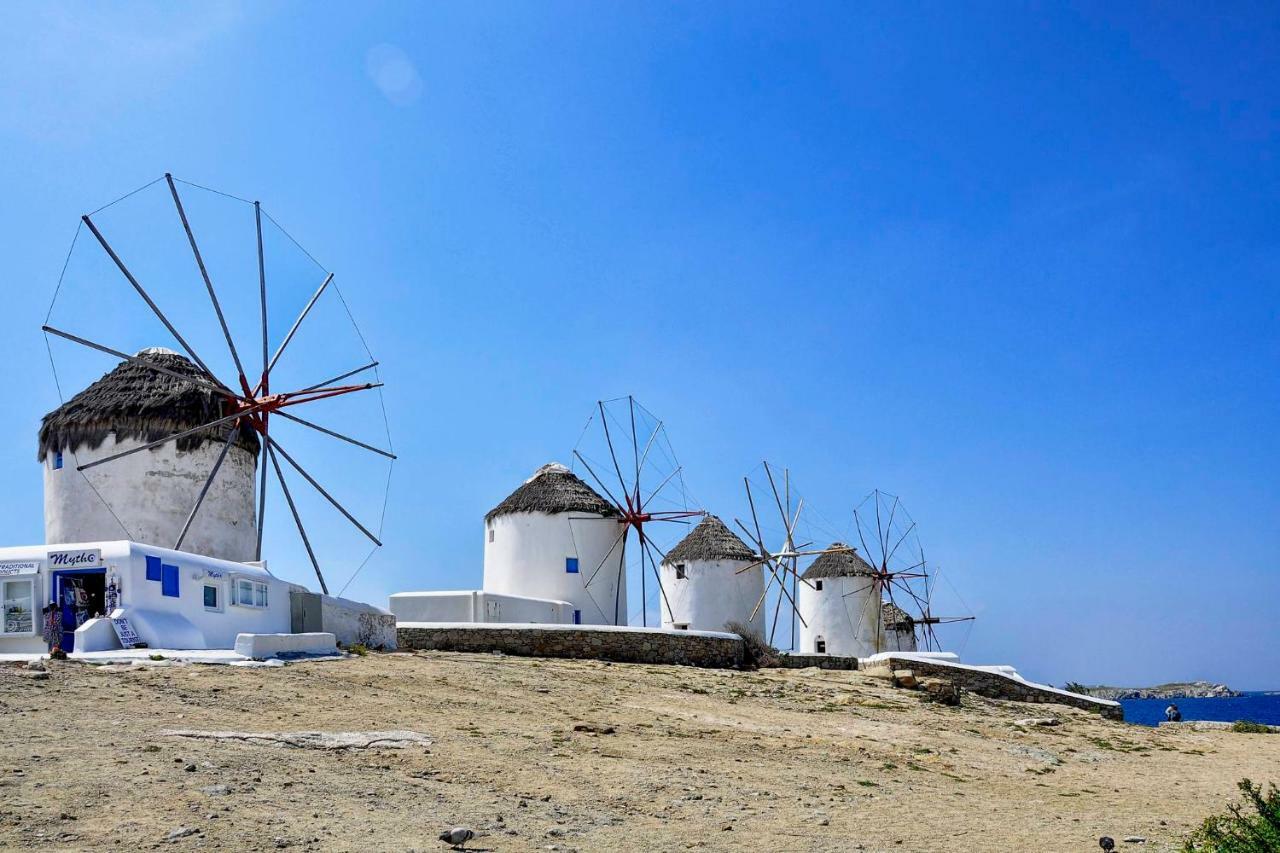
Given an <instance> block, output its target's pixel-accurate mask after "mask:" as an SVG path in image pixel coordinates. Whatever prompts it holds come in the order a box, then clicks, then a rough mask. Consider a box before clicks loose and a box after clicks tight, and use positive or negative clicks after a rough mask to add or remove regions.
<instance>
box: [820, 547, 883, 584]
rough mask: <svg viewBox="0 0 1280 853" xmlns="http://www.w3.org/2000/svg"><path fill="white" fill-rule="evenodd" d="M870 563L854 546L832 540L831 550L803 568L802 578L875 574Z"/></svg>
mask: <svg viewBox="0 0 1280 853" xmlns="http://www.w3.org/2000/svg"><path fill="white" fill-rule="evenodd" d="M875 571H876V570H875V569H873V568H872V567H871V564H870V563H868V562H867V561H866V560H864V559H862V556H861V555H860V554H859V553H858V550H857V549H856V548H850V547H849V546H848V545H846V544H844V543H843V542H832V543H831V550H828V551H826V552H825V553H823V554H821V555H819V556H818V559H816V560H814V561H813V563H812V564H811V565H810V566H809V568H807V569H805V572H804V574H803V575H801V577H802V578H804V579H805V580H812V579H814V578H847V577H856V576H858V575H872V574H875Z"/></svg>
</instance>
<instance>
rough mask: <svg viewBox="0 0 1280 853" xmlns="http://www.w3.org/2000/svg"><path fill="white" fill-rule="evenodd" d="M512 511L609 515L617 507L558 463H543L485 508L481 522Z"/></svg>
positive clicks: (616, 511)
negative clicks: (496, 502)
mask: <svg viewBox="0 0 1280 853" xmlns="http://www.w3.org/2000/svg"><path fill="white" fill-rule="evenodd" d="M515 512H545V513H547V514H549V515H551V514H555V513H558V512H590V513H595V514H596V515H603V516H607V517H613V516H616V515H617V514H618V510H617V508H616V507H615V506H614V505H613V504H611V503H609V502H608V501H607V500H605V499H604V498H602V497H600V495H598V494H597V493H596V490H595V489H593V488H591V487H590V486H588V485H587V484H586V483H584V482H583V481H582V479H581V478H580V477H578V475H577V474H574V473H573V472H572V471H570V470H569V469H568V468H566V467H564V466H563V465H561V464H560V463H559V462H550V463H548V464H546V465H543V466H542V467H541V468H539V469H538V470H537V471H534V472H533V476H532V477H530V478H529V479H527V480H525V481H524V484H523V485H521V486H520V488H518V489H516V490H515V491H514V492H512V493H511V494H510V495H508V496H507V499H506V500H504V501H503V502H502V503H500V504H498V505H497V506H495V507H494V508H493V509H491V510H489V512H488V514H487V515H485V517H484V520H485V521H491V520H493V519H494V518H497V517H498V516H500V515H510V514H512V513H515Z"/></svg>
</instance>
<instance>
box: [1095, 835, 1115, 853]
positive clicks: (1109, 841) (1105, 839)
mask: <svg viewBox="0 0 1280 853" xmlns="http://www.w3.org/2000/svg"><path fill="white" fill-rule="evenodd" d="M1098 846H1099V847H1101V848H1102V849H1103V850H1106V851H1107V853H1111V851H1112V850H1115V849H1116V842H1115V840H1114V839H1113V838H1112V837H1111V836H1109V835H1104V836H1102V837H1101V838H1099V839H1098Z"/></svg>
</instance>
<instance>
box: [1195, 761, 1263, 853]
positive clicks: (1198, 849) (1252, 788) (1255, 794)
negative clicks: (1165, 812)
mask: <svg viewBox="0 0 1280 853" xmlns="http://www.w3.org/2000/svg"><path fill="white" fill-rule="evenodd" d="M1239 788H1240V791H1241V793H1243V794H1244V800H1245V801H1244V803H1243V804H1238V803H1232V804H1231V805H1229V806H1227V813H1226V814H1219V815H1211V816H1209V817H1207V818H1205V821H1204V823H1202V824H1200V828H1199V829H1197V830H1196V831H1195V832H1193V833H1192V834H1191V837H1190V838H1188V839H1187V842H1186V844H1185V845H1184V846H1183V848H1182V849H1183V850H1184V851H1186V853H1280V790H1277V789H1276V786H1275V784H1274V783H1272V784H1271V785H1269V786H1268V788H1267V790H1266V791H1263V789H1262V786H1261V785H1255V784H1253V782H1251V781H1249V780H1248V779H1241V780H1240V783H1239Z"/></svg>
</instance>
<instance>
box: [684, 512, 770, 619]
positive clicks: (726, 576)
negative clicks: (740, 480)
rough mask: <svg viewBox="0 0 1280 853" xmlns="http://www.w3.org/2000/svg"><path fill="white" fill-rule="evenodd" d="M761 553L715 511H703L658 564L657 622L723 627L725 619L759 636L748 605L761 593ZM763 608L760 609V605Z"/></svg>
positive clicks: (754, 605) (759, 617)
mask: <svg viewBox="0 0 1280 853" xmlns="http://www.w3.org/2000/svg"><path fill="white" fill-rule="evenodd" d="M759 563H760V557H759V555H757V554H756V553H755V552H754V551H752V550H751V548H750V547H748V546H747V544H746V543H745V542H743V541H742V540H741V539H739V538H738V536H737V535H736V534H735V533H734V532H733V531H732V530H730V529H729V528H728V526H726V525H725V523H724V522H723V521H721V520H720V519H719V518H717V517H716V516H714V515H708V516H706V517H705V518H704V519H703V520H702V521H701V522H699V523H698V525H697V526H696V527H694V528H693V530H691V531H689V535H687V536H685V537H684V539H681V540H680V542H678V543H677V544H676V546H675V547H674V548H672V549H671V550H670V551H668V552H667V555H666V557H665V558H664V559H663V561H662V565H661V566H660V567H659V571H660V577H661V578H662V589H663V591H664V592H665V596H659V598H660V601H659V607H660V608H661V610H662V627H664V628H676V629H681V630H693V631H724V630H726V626H727V625H729V624H730V623H738V624H740V625H742V626H745V627H746V629H747V630H748V631H751V632H752V633H754V634H756V635H758V636H761V635H763V633H764V629H763V625H764V621H765V620H764V618H763V617H762V616H761V615H760V613H757V614H756V617H755V619H752V618H751V616H752V611H753V610H754V609H755V607H756V603H757V602H758V601H759V600H760V597H761V595H762V594H763V593H764V568H763V567H762V566H761V565H760V564H759ZM761 612H763V611H761Z"/></svg>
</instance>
